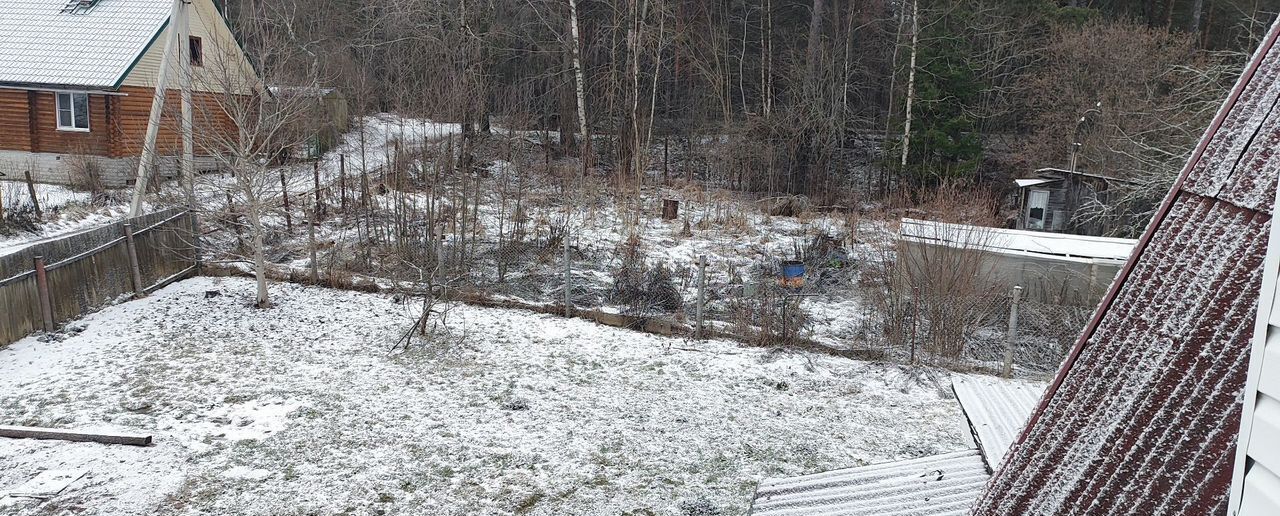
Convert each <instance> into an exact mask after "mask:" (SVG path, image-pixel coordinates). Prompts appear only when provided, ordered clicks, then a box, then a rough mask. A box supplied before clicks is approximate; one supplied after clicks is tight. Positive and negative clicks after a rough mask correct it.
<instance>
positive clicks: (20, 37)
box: [0, 0, 172, 89]
mask: <svg viewBox="0 0 1280 516" xmlns="http://www.w3.org/2000/svg"><path fill="white" fill-rule="evenodd" d="M73 1H74V0H4V1H2V2H0V84H5V85H18V86H43V87H67V88H84V89H115V88H116V87H118V85H119V84H120V81H121V80H123V79H124V77H125V75H127V74H128V72H129V70H130V68H131V67H132V66H133V64H134V63H135V62H136V61H137V60H138V59H139V58H140V57H141V56H142V54H143V52H144V51H146V49H147V48H148V47H149V46H150V45H151V43H152V41H154V40H155V39H156V38H157V37H158V36H159V35H160V32H161V31H162V30H163V29H164V26H165V24H166V23H168V20H169V10H170V8H171V6H172V2H171V1H169V0H97V1H96V2H94V4H93V6H92V7H90V8H89V9H88V10H87V11H85V12H83V13H82V14H75V13H68V12H63V11H64V7H66V6H67V5H68V2H73Z"/></svg>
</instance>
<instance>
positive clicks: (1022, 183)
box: [1013, 179, 1062, 188]
mask: <svg viewBox="0 0 1280 516" xmlns="http://www.w3.org/2000/svg"><path fill="white" fill-rule="evenodd" d="M1058 181H1062V180H1061V179H1014V180H1013V184H1015V185H1018V188H1026V187H1028V186H1038V185H1042V184H1046V183H1056V182H1058Z"/></svg>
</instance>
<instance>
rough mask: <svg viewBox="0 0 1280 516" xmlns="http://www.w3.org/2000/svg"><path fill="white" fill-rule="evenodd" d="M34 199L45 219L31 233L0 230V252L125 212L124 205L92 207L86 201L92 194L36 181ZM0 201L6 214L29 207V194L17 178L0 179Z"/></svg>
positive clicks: (99, 221)
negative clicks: (7, 232)
mask: <svg viewBox="0 0 1280 516" xmlns="http://www.w3.org/2000/svg"><path fill="white" fill-rule="evenodd" d="M35 190H36V200H37V201H39V203H40V209H41V210H42V211H43V212H44V215H45V218H44V220H43V221H41V222H40V227H39V228H38V231H37V232H35V233H32V232H28V231H17V230H15V231H13V232H12V234H7V235H6V234H5V232H4V231H0V255H5V254H9V253H12V252H14V251H17V250H19V249H22V248H24V247H26V246H29V245H31V244H34V243H36V242H41V241H44V240H49V239H52V238H58V237H62V236H66V235H69V234H72V233H76V232H78V231H84V230H87V229H92V228H95V227H98V226H101V225H102V224H106V223H108V222H111V221H113V220H118V219H120V218H124V216H125V215H127V214H128V211H129V210H128V206H125V205H123V204H117V205H112V206H106V207H94V206H91V205H90V203H91V201H92V198H93V196H92V194H90V193H89V192H81V191H76V190H73V189H71V188H68V187H66V186H59V185H46V184H36V185H35ZM0 203H3V206H4V210H5V212H6V213H12V212H13V211H14V210H18V209H30V206H31V193H30V191H29V189H28V187H27V184H26V183H24V182H19V181H0Z"/></svg>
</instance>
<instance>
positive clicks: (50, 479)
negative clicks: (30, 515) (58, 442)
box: [9, 469, 89, 498]
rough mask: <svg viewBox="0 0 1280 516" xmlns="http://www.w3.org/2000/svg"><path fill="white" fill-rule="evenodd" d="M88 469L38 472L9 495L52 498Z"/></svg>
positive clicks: (14, 496) (83, 474)
mask: <svg viewBox="0 0 1280 516" xmlns="http://www.w3.org/2000/svg"><path fill="white" fill-rule="evenodd" d="M88 472H89V471H88V470H83V469H50V470H45V471H42V472H40V474H39V475H36V476H35V478H32V479H31V480H28V481H27V483H25V484H22V485H20V486H18V487H16V488H14V489H13V490H11V491H9V496H11V497H13V498H53V497H55V496H58V493H61V492H62V491H63V490H64V489H66V488H67V486H69V485H71V483H72V482H75V481H76V480H80V477H83V476H85V474H87V473H88Z"/></svg>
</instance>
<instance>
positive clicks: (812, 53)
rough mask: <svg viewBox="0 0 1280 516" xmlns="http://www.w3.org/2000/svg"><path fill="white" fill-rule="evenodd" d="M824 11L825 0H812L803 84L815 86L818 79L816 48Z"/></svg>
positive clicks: (820, 33)
mask: <svg viewBox="0 0 1280 516" xmlns="http://www.w3.org/2000/svg"><path fill="white" fill-rule="evenodd" d="M824 10H826V0H813V11H812V12H811V13H810V17H809V46H808V48H807V49H806V53H807V61H806V68H805V84H806V85H808V86H809V87H813V86H815V85H816V81H817V79H818V46H819V42H820V41H821V36H822V17H823V11H824Z"/></svg>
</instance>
